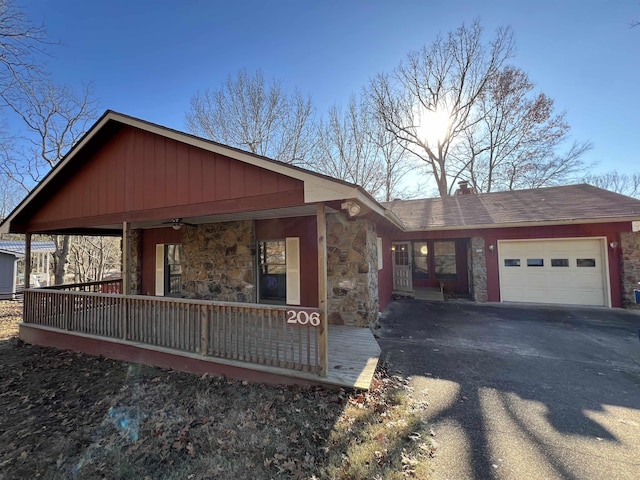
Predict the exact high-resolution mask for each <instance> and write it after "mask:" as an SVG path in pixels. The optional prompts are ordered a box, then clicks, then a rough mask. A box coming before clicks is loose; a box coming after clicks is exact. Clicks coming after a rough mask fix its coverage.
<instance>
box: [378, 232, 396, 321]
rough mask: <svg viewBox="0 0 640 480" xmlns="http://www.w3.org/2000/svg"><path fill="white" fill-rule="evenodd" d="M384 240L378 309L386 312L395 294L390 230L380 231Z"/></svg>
mask: <svg viewBox="0 0 640 480" xmlns="http://www.w3.org/2000/svg"><path fill="white" fill-rule="evenodd" d="M378 235H379V236H380V237H381V238H382V269H381V270H378V309H379V310H380V311H381V312H384V309H385V308H387V305H388V304H389V302H390V301H391V294H392V293H393V263H392V262H393V257H392V255H391V243H392V242H391V236H390V232H389V231H388V230H383V229H379V230H378Z"/></svg>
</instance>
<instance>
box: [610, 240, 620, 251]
mask: <svg viewBox="0 0 640 480" xmlns="http://www.w3.org/2000/svg"><path fill="white" fill-rule="evenodd" d="M609 247H610V248H611V250H615V249H616V248H618V242H611V243H609Z"/></svg>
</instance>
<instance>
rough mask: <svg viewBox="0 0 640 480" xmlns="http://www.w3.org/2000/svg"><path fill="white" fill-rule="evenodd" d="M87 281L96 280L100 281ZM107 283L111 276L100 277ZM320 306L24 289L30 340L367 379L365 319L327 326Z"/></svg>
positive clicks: (250, 372)
mask: <svg viewBox="0 0 640 480" xmlns="http://www.w3.org/2000/svg"><path fill="white" fill-rule="evenodd" d="M98 283H100V282H92V283H91V285H88V287H90V288H91V289H92V290H93V289H95V287H96V284H98ZM102 283H103V284H104V287H105V289H113V286H114V283H116V282H113V281H109V282H102ZM321 315H322V312H321V311H320V310H319V309H317V308H295V309H292V308H286V307H280V306H270V305H258V304H241V303H235V302H233V303H232V302H210V301H203V300H187V299H172V298H161V297H148V296H144V295H131V296H124V295H120V294H112V293H99V292H94V291H91V292H85V291H78V285H74V286H73V287H72V289H70V290H65V289H59V288H56V289H29V290H26V291H25V296H24V317H23V323H22V324H21V325H20V337H21V338H22V339H23V340H24V341H27V342H30V343H36V344H40V345H46V346H52V347H56V348H66V349H72V350H78V351H83V352H86V353H90V354H94V355H104V356H107V357H109V358H115V359H120V360H125V361H133V362H138V363H146V364H150V365H156V366H160V367H166V368H174V369H177V370H185V371H190V372H194V373H210V374H223V375H229V376H233V377H235V378H242V379H247V380H252V381H260V382H266V383H303V384H329V385H337V386H341V387H348V388H358V389H368V388H369V385H370V383H371V380H372V378H373V374H374V372H375V369H376V366H377V363H378V356H379V354H380V348H379V347H378V344H377V342H376V341H375V339H374V338H373V335H372V334H371V331H370V330H369V329H364V328H357V327H348V326H343V325H329V326H325V325H324V324H323V323H324V322H322V321H321Z"/></svg>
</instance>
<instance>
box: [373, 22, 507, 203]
mask: <svg viewBox="0 0 640 480" xmlns="http://www.w3.org/2000/svg"><path fill="white" fill-rule="evenodd" d="M513 48H514V47H513V41H512V34H511V31H510V29H508V28H503V29H499V30H498V31H497V33H496V36H495V38H494V39H493V41H492V42H491V43H490V44H489V45H485V44H483V43H482V28H481V26H480V24H479V22H475V23H473V24H472V25H471V26H466V25H462V26H461V27H460V28H458V29H457V30H456V31H455V32H451V33H449V34H448V35H447V36H446V37H438V38H437V39H436V40H435V42H433V43H432V44H431V45H430V46H425V47H423V48H422V49H421V50H419V51H417V52H412V53H410V54H409V55H408V56H407V58H406V60H405V61H404V62H402V63H401V64H400V65H399V66H398V67H397V68H396V69H395V70H394V72H393V73H392V74H390V75H389V74H379V75H377V76H376V77H374V79H373V80H372V81H371V82H370V84H369V88H368V91H369V95H370V97H371V102H372V103H373V104H374V105H375V107H376V110H377V112H378V115H379V116H380V118H381V119H382V120H383V121H384V124H385V127H386V128H387V130H389V132H391V133H392V134H393V135H394V136H395V137H396V138H397V139H398V141H401V142H404V144H406V148H407V149H408V150H410V151H411V152H412V153H413V154H414V155H416V156H417V157H418V158H420V159H422V160H424V161H425V162H427V164H428V165H429V168H430V170H431V173H432V174H433V178H434V180H435V182H436V184H437V186H438V191H439V193H440V195H442V196H444V195H448V194H449V179H450V178H455V177H457V176H458V175H459V174H460V172H459V171H451V168H452V167H451V166H450V164H449V157H450V154H451V150H452V148H453V147H454V146H455V144H456V142H458V141H459V140H460V139H461V138H462V137H463V136H464V135H465V132H466V131H467V130H468V129H469V128H470V127H472V126H473V125H475V123H477V122H478V121H479V120H478V118H477V115H475V107H476V104H477V102H478V100H479V98H480V96H481V95H482V94H483V92H484V91H485V89H486V86H487V83H488V82H489V81H490V80H491V78H493V76H494V75H496V74H497V73H498V72H499V71H500V69H501V68H502V67H503V65H504V63H505V62H506V61H507V59H508V58H509V57H510V56H511V55H512V53H513Z"/></svg>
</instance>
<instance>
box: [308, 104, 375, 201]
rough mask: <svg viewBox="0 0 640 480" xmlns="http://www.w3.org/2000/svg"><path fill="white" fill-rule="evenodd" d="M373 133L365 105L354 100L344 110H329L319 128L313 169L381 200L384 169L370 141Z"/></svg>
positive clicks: (370, 119)
mask: <svg viewBox="0 0 640 480" xmlns="http://www.w3.org/2000/svg"><path fill="white" fill-rule="evenodd" d="M372 131H373V125H372V118H371V117H370V116H369V114H368V111H367V109H366V105H365V104H363V103H362V102H358V101H357V100H356V98H355V97H351V99H350V100H349V104H348V105H347V108H346V109H342V108H341V107H340V106H337V105H334V106H332V107H331V108H330V109H329V113H328V118H327V121H326V122H321V123H320V124H319V126H318V143H317V148H316V152H315V158H314V164H315V168H316V169H317V170H318V171H319V172H321V173H324V174H326V175H330V176H332V177H334V178H339V179H341V180H346V181H348V182H352V183H356V184H358V185H360V186H361V187H363V188H364V189H365V190H367V191H368V192H369V193H371V194H372V195H373V196H380V194H382V193H383V191H384V186H385V178H384V173H385V168H384V164H383V162H382V161H381V158H380V157H379V156H378V152H377V147H376V145H375V143H373V142H372V141H371V138H370V135H371V133H372Z"/></svg>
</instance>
